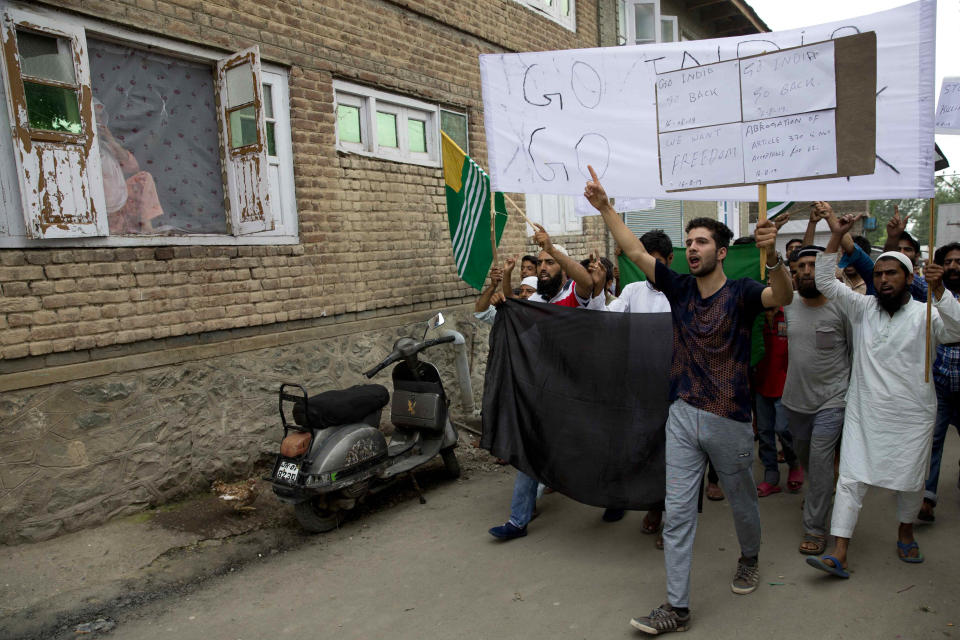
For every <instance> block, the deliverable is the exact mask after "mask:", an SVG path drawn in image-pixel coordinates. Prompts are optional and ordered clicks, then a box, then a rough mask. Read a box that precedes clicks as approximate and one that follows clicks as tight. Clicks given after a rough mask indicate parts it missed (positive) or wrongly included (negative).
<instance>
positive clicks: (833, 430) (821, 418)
mask: <svg viewBox="0 0 960 640" xmlns="http://www.w3.org/2000/svg"><path fill="white" fill-rule="evenodd" d="M843 414H844V409H843V407H839V408H835V409H821V410H820V411H818V412H816V413H798V412H796V411H791V410H789V409H787V421H788V424H789V428H790V433H792V434H793V444H794V447H795V448H796V451H797V457H799V458H800V464H801V465H802V466H803V468H804V471H806V475H807V477H806V481H807V491H806V493H805V494H804V496H803V532H804V533H812V534H814V535H818V536H825V535H826V534H827V517H829V515H830V507H831V505H832V504H833V488H834V486H835V482H834V477H833V460H834V458H835V457H836V451H837V443H838V442H840V434H841V433H843Z"/></svg>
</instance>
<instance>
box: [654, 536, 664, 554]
mask: <svg viewBox="0 0 960 640" xmlns="http://www.w3.org/2000/svg"><path fill="white" fill-rule="evenodd" d="M654 544H655V545H656V547H657V549H660V551H663V533H662V532H661V533H660V535H658V536H657V541H656V542H655V543H654Z"/></svg>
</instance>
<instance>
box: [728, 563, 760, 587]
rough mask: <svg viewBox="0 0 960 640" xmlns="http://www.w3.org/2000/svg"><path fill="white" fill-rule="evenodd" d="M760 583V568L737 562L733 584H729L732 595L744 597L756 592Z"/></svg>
mask: <svg viewBox="0 0 960 640" xmlns="http://www.w3.org/2000/svg"><path fill="white" fill-rule="evenodd" d="M759 583H760V566H759V564H756V565H754V566H752V567H751V566H750V565H748V564H747V563H745V562H744V561H743V560H742V559H741V560H739V561H737V573H736V575H734V576H733V582H731V583H730V589H732V590H733V592H734V593H739V594H740V595H746V594H748V593H753V592H754V591H756V590H757V585H758V584H759Z"/></svg>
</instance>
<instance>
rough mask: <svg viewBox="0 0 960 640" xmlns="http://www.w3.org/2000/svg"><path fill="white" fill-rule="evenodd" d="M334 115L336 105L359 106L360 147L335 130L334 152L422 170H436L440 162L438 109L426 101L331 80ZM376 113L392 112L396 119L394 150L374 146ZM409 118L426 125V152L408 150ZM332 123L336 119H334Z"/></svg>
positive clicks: (376, 144) (375, 140)
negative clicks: (335, 143) (335, 149)
mask: <svg viewBox="0 0 960 640" xmlns="http://www.w3.org/2000/svg"><path fill="white" fill-rule="evenodd" d="M333 93H334V107H333V108H334V114H336V112H337V107H338V106H339V105H340V104H347V105H351V106H359V107H360V144H356V143H353V142H342V141H341V140H340V132H339V131H337V150H338V151H342V152H344V153H356V154H359V155H362V156H369V157H373V158H381V159H383V160H393V161H394V162H403V163H406V164H417V165H421V166H424V167H439V166H440V165H441V159H440V107H439V106H438V105H435V104H430V103H429V102H423V101H421V100H414V99H413V98H407V97H404V96H400V95H396V94H393V93H387V92H386V91H380V90H378V89H372V88H370V87H367V86H364V85H360V84H354V83H352V82H346V81H345V80H334V81H333ZM377 111H382V112H384V113H393V114H395V115H396V116H397V144H398V146H397V147H396V148H393V147H381V146H380V145H379V144H378V143H377ZM411 116H416V119H418V120H423V121H425V122H426V123H427V126H426V134H427V151H426V153H419V152H414V151H410V146H409V140H408V137H409V136H408V130H407V120H408V118H410V117H411ZM334 120H335V121H336V117H335V118H334Z"/></svg>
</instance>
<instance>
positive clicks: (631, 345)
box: [481, 300, 673, 509]
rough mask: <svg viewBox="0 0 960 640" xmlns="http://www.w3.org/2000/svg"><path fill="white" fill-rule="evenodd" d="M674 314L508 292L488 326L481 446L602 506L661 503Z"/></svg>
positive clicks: (653, 505)
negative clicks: (518, 297)
mask: <svg viewBox="0 0 960 640" xmlns="http://www.w3.org/2000/svg"><path fill="white" fill-rule="evenodd" d="M672 354H673V327H672V324H671V319H670V314H669V313H650V314H643V313H609V312H603V311H587V310H584V309H570V308H567V307H562V306H559V305H550V304H542V303H534V302H526V301H515V300H507V301H506V302H505V303H503V304H501V305H500V306H498V307H497V318H496V322H495V324H494V327H493V330H492V331H491V333H490V355H489V358H488V360H487V372H486V380H485V383H484V392H483V437H482V439H481V446H482V447H483V448H485V449H488V450H489V451H490V452H491V453H492V454H493V455H495V456H497V457H499V458H503V459H505V460H507V461H508V462H510V464H512V465H513V466H514V467H516V468H517V469H520V470H521V471H523V472H524V473H526V474H528V475H530V476H532V477H534V478H536V479H538V480H539V481H540V482H543V483H544V484H546V485H547V486H549V487H552V488H554V489H556V490H557V491H560V492H561V493H563V494H565V495H567V496H569V497H571V498H573V499H574V500H577V501H578V502H582V503H585V504H590V505H594V506H598V507H612V508H627V509H652V508H659V507H660V506H661V503H662V502H663V497H664V493H665V487H664V484H665V467H664V424H665V423H666V420H667V411H668V409H669V390H670V376H669V374H670V360H671V357H672Z"/></svg>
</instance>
